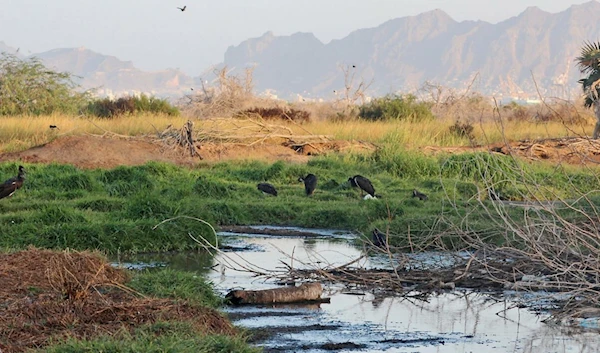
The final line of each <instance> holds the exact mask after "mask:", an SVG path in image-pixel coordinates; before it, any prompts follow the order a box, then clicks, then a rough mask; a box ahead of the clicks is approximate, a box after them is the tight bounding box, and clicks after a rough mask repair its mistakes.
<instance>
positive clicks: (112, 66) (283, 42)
mask: <svg viewBox="0 0 600 353" xmlns="http://www.w3.org/2000/svg"><path fill="white" fill-rule="evenodd" d="M598 14H600V3H598V2H597V1H590V2H587V3H584V4H581V5H573V6H571V7H570V8H568V9H567V10H565V11H563V12H559V13H555V14H552V13H548V12H545V11H542V10H540V9H539V8H537V7H530V8H528V9H527V10H525V11H524V12H522V13H521V14H519V15H518V16H515V17H511V18H509V19H507V20H505V21H502V22H499V23H497V24H491V23H488V22H483V21H463V22H457V21H455V20H453V19H452V18H451V17H450V16H448V15H447V14H446V13H445V12H443V11H441V10H434V11H429V12H425V13H422V14H420V15H417V16H409V17H402V18H397V19H394V20H390V21H388V22H385V23H383V24H381V25H380V26H378V27H375V28H366V29H358V30H356V31H354V32H352V33H350V34H349V35H348V36H346V37H345V38H342V39H339V40H333V41H331V42H330V43H327V44H324V43H322V42H321V41H320V40H319V39H317V38H316V37H315V36H314V35H313V34H311V33H296V34H293V35H290V36H275V35H274V34H273V33H272V32H267V33H265V34H264V35H263V36H261V37H259V38H252V39H248V40H246V41H244V42H242V43H241V44H239V45H237V46H231V47H229V48H228V50H227V51H226V53H225V55H224V61H223V63H221V66H223V65H226V66H227V67H228V68H229V69H232V72H233V73H234V74H235V73H241V72H242V71H243V69H244V68H245V67H248V66H255V71H254V84H255V88H256V90H257V91H258V92H263V91H265V90H273V91H274V92H275V93H276V94H277V95H278V96H279V97H285V98H290V97H293V96H294V95H295V94H301V95H303V96H305V97H322V98H332V97H333V96H334V93H333V92H334V90H337V91H340V90H341V89H342V88H343V87H344V75H343V73H342V70H341V69H340V66H341V65H344V66H346V67H350V68H351V67H352V65H355V66H356V68H355V69H352V70H354V71H353V72H354V73H355V75H356V80H360V79H361V78H362V79H363V80H364V81H365V82H370V81H371V80H372V85H371V87H370V89H369V91H368V92H367V94H369V95H372V96H375V95H383V94H386V93H390V92H397V91H401V92H410V91H414V90H416V89H418V88H419V87H421V86H422V85H423V84H424V83H425V82H426V81H430V82H432V83H435V84H441V85H443V86H451V87H455V88H464V87H466V86H467V85H468V84H469V83H470V82H471V81H472V80H473V78H475V77H476V80H475V81H474V85H473V87H472V89H473V90H475V91H478V92H481V93H484V94H493V95H494V96H496V97H498V98H502V97H508V96H509V97H519V98H530V97H535V96H536V95H537V93H536V87H535V82H537V84H538V87H539V88H540V90H541V93H542V94H543V95H545V96H558V97H562V98H568V97H571V98H573V97H576V96H578V95H579V94H580V89H579V87H578V86H577V80H578V79H579V77H580V74H579V71H578V69H577V67H576V66H575V64H574V58H575V57H576V56H577V55H578V54H579V51H580V47H581V45H582V44H583V42H584V41H596V40H599V39H600V21H598ZM332 21H334V20H333V19H332ZM3 50H4V51H8V52H12V53H14V52H15V51H16V49H14V48H11V47H8V46H7V45H6V44H5V43H3V42H0V52H1V51H3ZM34 55H35V56H37V57H39V58H41V59H42V60H43V62H44V63H45V64H46V65H48V66H50V67H52V68H54V69H56V70H59V71H69V72H72V73H74V74H75V75H78V76H81V79H80V83H81V84H82V85H83V86H84V87H85V88H100V90H99V91H98V93H100V94H101V95H104V94H114V95H122V94H123V93H132V92H147V93H153V94H156V95H160V96H181V95H182V94H185V93H188V92H190V88H192V87H198V86H199V85H200V80H201V79H200V78H199V77H196V78H192V77H190V76H187V75H185V74H183V73H182V72H180V71H178V70H174V69H167V70H162V71H154V72H146V71H142V70H139V69H137V68H135V67H134V65H133V64H132V63H131V62H128V61H121V60H119V59H117V58H116V57H114V56H107V55H102V54H99V53H96V52H93V51H91V50H88V49H84V48H69V49H55V50H50V51H47V52H44V53H39V54H34ZM212 75H213V73H212V70H207V71H206V72H205V73H203V75H202V77H204V78H206V79H210V77H212ZM533 77H535V82H534V79H533Z"/></svg>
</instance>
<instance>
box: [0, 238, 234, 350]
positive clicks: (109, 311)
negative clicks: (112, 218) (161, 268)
mask: <svg viewBox="0 0 600 353" xmlns="http://www.w3.org/2000/svg"><path fill="white" fill-rule="evenodd" d="M0 278H1V280H0V282H1V285H0V303H1V304H0V351H2V352H4V353H11V352H23V351H26V350H28V349H32V348H39V347H44V346H46V345H47V344H48V343H50V342H52V343H57V342H59V341H60V340H62V339H67V338H75V339H83V338H85V339H93V338H95V337H98V336H115V337H118V335H119V334H122V333H124V332H129V333H131V332H133V330H135V329H136V328H138V327H141V326H143V325H146V324H152V323H156V322H164V321H177V322H189V323H190V324H191V325H192V327H193V328H194V329H195V330H196V331H197V332H198V334H202V335H204V334H226V335H232V334H234V333H236V329H235V328H234V327H233V326H232V325H231V324H230V323H229V321H227V320H226V319H225V318H224V317H223V316H222V315H221V314H220V313H218V312H217V311H216V310H214V309H211V308H207V307H202V306H199V305H194V304H191V303H188V302H186V301H176V300H172V299H159V298H151V297H145V296H143V295H140V294H139V293H136V292H135V291H133V290H131V289H129V288H128V287H127V286H126V284H127V281H128V278H129V276H128V274H127V273H126V272H124V271H123V270H120V269H116V268H113V267H111V266H110V264H109V263H108V262H107V261H106V260H105V259H104V258H103V257H101V256H100V255H98V254H96V253H90V252H70V251H61V252H55V251H49V250H38V249H33V248H31V249H28V250H26V251H20V252H15V253H0Z"/></svg>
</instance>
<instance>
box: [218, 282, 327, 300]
mask: <svg viewBox="0 0 600 353" xmlns="http://www.w3.org/2000/svg"><path fill="white" fill-rule="evenodd" d="M322 294H323V287H322V286H321V283H303V284H301V285H300V286H297V287H279V288H272V289H263V290H233V291H230V292H229V293H227V295H226V296H225V299H227V300H229V301H230V302H231V303H232V304H234V305H242V304H274V303H306V302H319V303H323V302H325V303H328V302H329V300H328V299H326V298H321V295H322Z"/></svg>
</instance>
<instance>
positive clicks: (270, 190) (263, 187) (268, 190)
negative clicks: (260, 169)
mask: <svg viewBox="0 0 600 353" xmlns="http://www.w3.org/2000/svg"><path fill="white" fill-rule="evenodd" d="M257 187H258V190H260V191H262V192H263V193H265V194H269V195H273V196H277V189H275V187H274V186H273V185H271V184H269V183H260V184H258V186H257Z"/></svg>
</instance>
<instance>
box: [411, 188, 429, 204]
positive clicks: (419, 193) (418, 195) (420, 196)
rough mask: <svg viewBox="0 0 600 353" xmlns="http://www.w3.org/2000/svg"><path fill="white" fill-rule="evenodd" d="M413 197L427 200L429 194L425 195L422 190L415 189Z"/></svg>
mask: <svg viewBox="0 0 600 353" xmlns="http://www.w3.org/2000/svg"><path fill="white" fill-rule="evenodd" d="M412 197H418V198H419V200H421V201H425V200H427V195H425V194H424V193H422V192H419V191H418V190H417V189H413V193H412Z"/></svg>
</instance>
